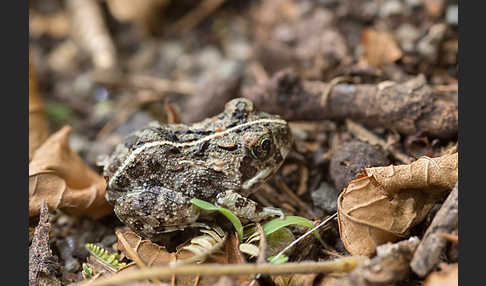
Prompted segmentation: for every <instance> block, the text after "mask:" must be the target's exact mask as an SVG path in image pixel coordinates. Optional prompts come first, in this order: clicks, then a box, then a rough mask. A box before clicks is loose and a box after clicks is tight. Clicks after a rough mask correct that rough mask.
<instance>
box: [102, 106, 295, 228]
mask: <svg viewBox="0 0 486 286" xmlns="http://www.w3.org/2000/svg"><path fill="white" fill-rule="evenodd" d="M291 144H292V137H291V134H290V130H289V128H288V125H287V124H286V122H285V121H283V120H282V119H280V118H279V117H278V116H275V115H270V114H267V113H264V112H256V111H255V110H254V106H253V103H252V102H251V101H249V100H247V99H242V98H237V99H234V100H232V101H230V102H228V103H227V104H226V106H225V110H224V111H223V112H222V113H220V114H218V115H216V116H215V117H212V118H208V119H206V120H203V121H202V122H199V123H196V124H193V125H184V124H171V125H168V124H159V123H156V122H154V123H151V124H150V125H149V126H147V127H145V128H143V129H140V130H138V131H136V132H135V133H133V134H131V135H130V136H128V137H127V138H125V139H124V140H123V142H121V143H120V144H119V145H118V146H117V147H116V149H115V151H114V152H113V154H112V155H111V156H110V158H109V159H108V161H107V164H106V165H105V168H104V175H105V178H107V182H108V186H107V192H106V198H107V200H108V202H110V203H111V204H113V205H114V206H115V208H114V209H115V213H116V214H117V216H118V217H119V218H120V220H121V221H123V222H124V223H125V224H127V225H128V226H129V227H130V228H132V229H133V230H134V231H135V232H137V233H138V234H140V235H142V236H144V237H147V238H155V237H157V236H159V235H160V234H161V233H165V232H169V231H173V230H179V229H184V228H185V227H187V226H190V225H191V224H193V223H194V222H195V221H196V219H197V218H198V216H199V209H198V208H197V207H195V206H193V205H192V204H191V203H190V202H189V200H190V199H191V198H199V199H202V200H205V201H209V202H212V203H215V204H218V205H221V206H224V207H227V208H229V209H230V210H232V211H233V212H234V213H235V214H237V215H238V216H240V217H241V218H243V219H246V220H250V221H258V220H260V219H262V218H265V217H268V216H269V215H275V214H280V215H281V211H279V210H277V209H273V208H259V207H258V206H257V205H256V203H255V202H253V201H251V200H249V199H247V198H246V197H247V196H248V195H249V194H251V192H252V191H254V190H256V189H257V188H258V186H260V185H261V184H262V183H263V182H264V181H265V180H266V179H268V178H269V177H270V176H271V175H272V174H274V173H275V171H276V170H277V169H278V168H279V167H280V166H281V164H282V162H283V160H284V159H285V157H286V155H287V153H288V152H289V150H290V147H291Z"/></svg>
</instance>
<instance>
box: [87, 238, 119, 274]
mask: <svg viewBox="0 0 486 286" xmlns="http://www.w3.org/2000/svg"><path fill="white" fill-rule="evenodd" d="M84 247H86V249H87V250H88V251H89V253H90V254H91V255H93V256H94V257H95V258H96V259H98V260H99V261H101V262H102V263H103V264H105V265H107V266H108V267H110V268H113V269H114V270H118V269H119V268H121V267H123V266H125V265H126V263H125V262H120V261H119V260H118V253H113V254H110V253H109V252H108V251H107V250H106V249H104V248H103V247H100V246H98V245H95V244H93V243H86V244H85V246H84Z"/></svg>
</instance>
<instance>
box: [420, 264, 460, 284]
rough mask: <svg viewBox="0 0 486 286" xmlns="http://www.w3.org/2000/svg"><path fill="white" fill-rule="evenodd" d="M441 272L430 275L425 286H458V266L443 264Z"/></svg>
mask: <svg viewBox="0 0 486 286" xmlns="http://www.w3.org/2000/svg"><path fill="white" fill-rule="evenodd" d="M441 268H442V269H441V271H435V272H432V273H430V274H429V276H427V278H426V279H425V281H424V286H457V285H458V283H459V276H458V275H459V268H458V264H457V263H455V264H446V263H442V264H441Z"/></svg>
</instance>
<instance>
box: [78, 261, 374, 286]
mask: <svg viewBox="0 0 486 286" xmlns="http://www.w3.org/2000/svg"><path fill="white" fill-rule="evenodd" d="M366 260H367V258H366V257H362V256H348V257H344V258H340V259H336V260H333V261H327V262H300V263H285V264H280V265H273V264H268V263H265V264H232V265H231V264H230V265H221V264H202V265H192V264H191V265H179V266H170V265H169V266H166V267H154V268H147V269H139V270H133V271H130V272H126V273H120V274H117V275H112V276H110V277H106V278H105V277H103V278H100V279H98V280H96V281H92V282H91V281H87V282H80V283H74V284H71V286H87V285H90V286H106V285H121V284H123V283H128V282H132V281H138V280H141V279H146V278H149V277H151V276H156V277H159V278H162V277H170V276H172V275H201V276H205V275H207V276H222V275H245V274H256V273H261V274H286V273H314V272H319V273H331V272H347V271H350V270H353V269H354V268H356V267H357V266H359V265H361V264H362V263H364V262H365V261H366Z"/></svg>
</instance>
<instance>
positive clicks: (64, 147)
mask: <svg viewBox="0 0 486 286" xmlns="http://www.w3.org/2000/svg"><path fill="white" fill-rule="evenodd" d="M70 132H71V127H69V126H65V127H63V128H62V129H61V130H59V131H57V132H56V133H54V134H52V135H51V136H50V137H49V138H48V139H47V140H46V141H45V142H44V143H43V144H42V145H41V146H40V147H39V148H38V149H37V150H36V151H35V152H34V154H33V156H32V160H31V162H30V164H29V216H36V215H38V214H39V210H40V208H41V205H42V201H43V200H45V201H47V205H48V206H49V209H52V210H54V209H63V210H64V211H66V212H67V213H69V214H71V215H75V216H79V215H88V216H91V217H93V218H99V217H102V216H104V215H107V214H109V213H111V212H112V207H111V206H110V205H109V204H108V202H107V201H106V200H105V190H106V182H105V179H104V178H103V177H101V176H99V175H98V174H97V173H96V172H94V171H93V170H91V169H90V168H89V167H88V166H87V165H86V164H85V163H84V162H83V159H82V158H81V157H80V156H79V155H78V154H77V153H76V152H73V151H72V150H71V148H69V142H68V139H69V133H70Z"/></svg>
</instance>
